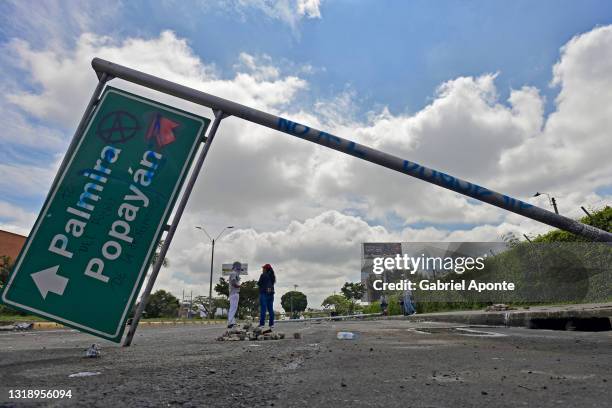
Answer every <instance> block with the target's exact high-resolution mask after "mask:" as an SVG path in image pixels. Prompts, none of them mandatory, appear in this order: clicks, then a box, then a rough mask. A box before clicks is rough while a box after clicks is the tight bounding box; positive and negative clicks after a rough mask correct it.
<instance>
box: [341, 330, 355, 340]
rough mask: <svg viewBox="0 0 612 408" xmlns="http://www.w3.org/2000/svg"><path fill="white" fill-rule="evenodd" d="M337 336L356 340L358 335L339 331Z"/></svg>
mask: <svg viewBox="0 0 612 408" xmlns="http://www.w3.org/2000/svg"><path fill="white" fill-rule="evenodd" d="M336 337H337V338H338V340H354V339H355V337H357V336H356V335H355V333H352V332H338V334H337V335H336Z"/></svg>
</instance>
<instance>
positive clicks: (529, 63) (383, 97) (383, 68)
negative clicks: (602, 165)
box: [0, 0, 612, 113]
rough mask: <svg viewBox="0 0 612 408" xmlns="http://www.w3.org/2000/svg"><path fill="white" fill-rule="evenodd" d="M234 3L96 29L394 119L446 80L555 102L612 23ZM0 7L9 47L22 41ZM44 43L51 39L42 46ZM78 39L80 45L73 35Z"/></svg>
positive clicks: (534, 13) (510, 7)
mask: <svg viewBox="0 0 612 408" xmlns="http://www.w3.org/2000/svg"><path fill="white" fill-rule="evenodd" d="M227 3H231V2H226V3H224V2H222V1H219V2H216V1H205V2H190V1H162V2H151V1H142V0H141V1H130V2H124V3H123V4H122V5H121V7H120V15H119V16H118V19H115V18H113V19H112V21H106V20H102V21H100V22H96V23H95V24H94V27H96V29H98V30H100V32H103V33H105V34H107V35H109V34H110V35H112V36H113V37H116V38H125V37H131V36H145V37H146V36H154V35H157V34H158V33H159V32H160V30H164V29H170V30H173V31H175V32H176V33H177V34H178V35H179V36H180V37H183V38H187V39H188V41H189V43H190V45H191V46H192V47H193V49H194V50H195V51H196V52H197V53H198V54H199V55H203V56H205V58H206V59H207V60H209V61H212V62H214V64H215V65H216V66H217V67H218V68H219V70H220V71H221V72H223V71H225V72H228V73H231V72H233V65H234V64H235V63H236V58H235V56H236V53H237V52H238V51H246V52H249V53H251V54H254V55H261V54H266V55H269V56H270V57H272V59H273V60H274V61H276V62H278V63H279V64H281V65H282V64H288V65H290V66H291V68H296V67H300V66H302V65H310V66H312V67H314V72H313V74H312V75H310V77H309V80H310V92H308V93H307V94H305V95H303V98H304V102H305V103H308V102H312V101H313V99H314V98H316V97H321V96H332V95H334V94H336V93H338V92H341V91H343V90H345V89H347V87H349V88H350V89H352V90H354V91H355V92H356V93H357V94H358V95H359V97H360V99H361V101H362V103H361V104H360V106H359V109H360V111H362V112H364V111H367V110H369V109H371V108H372V107H373V106H377V105H385V106H388V107H389V108H390V110H391V111H392V112H396V113H397V112H414V111H416V110H418V109H420V108H422V107H423V106H424V105H425V104H426V103H427V102H428V101H430V99H431V97H432V96H433V94H434V91H435V89H436V87H437V86H438V85H439V84H440V83H442V82H443V81H445V80H447V79H449V78H453V77H457V76H462V75H479V74H482V73H485V72H500V75H499V77H498V82H497V83H498V89H499V92H500V95H501V96H502V97H504V96H507V95H508V93H509V90H510V89H511V88H516V87H520V86H523V85H535V86H537V87H538V88H539V89H540V90H541V91H542V93H543V94H544V95H546V96H547V97H548V105H547V110H550V106H551V103H552V100H553V99H554V97H555V95H556V90H555V89H553V88H550V87H548V83H549V82H550V80H551V71H550V67H551V66H552V65H553V64H554V62H555V61H556V59H557V58H558V56H559V47H560V45H561V44H564V43H565V42H567V41H568V40H569V39H570V38H571V37H572V36H574V35H575V34H576V33H580V32H584V31H588V30H589V29H591V28H593V27H595V26H597V25H605V24H608V23H610V22H611V21H612V3H611V2H609V1H605V0H604V1H596V0H585V1H580V2H576V1H569V0H567V1H563V0H552V1H544V0H542V1H535V2H534V1H512V2H500V1H491V2H484V1H436V2H431V1H391V0H372V1H351V0H333V1H323V2H322V3H321V6H320V10H321V13H322V14H323V16H324V18H321V19H304V20H302V21H298V22H297V23H296V26H295V27H292V26H291V25H290V24H286V23H284V22H282V21H279V20H278V19H275V18H270V17H267V16H266V13H265V12H264V11H262V10H261V9H259V8H256V7H253V8H249V7H238V6H228V5H227ZM12 9H13V8H12V6H11V4H10V3H3V4H2V5H0V12H2V13H1V14H2V15H3V16H4V17H3V19H4V20H5V21H4V24H3V27H4V29H2V30H1V31H0V40H1V41H7V40H8V39H10V38H13V37H20V36H21V35H22V34H23V33H22V32H20V29H19V27H15V26H14V24H13V23H12V22H11V21H9V20H11V10H12ZM37 40H38V41H44V38H40V39H37ZM73 40H76V37H73Z"/></svg>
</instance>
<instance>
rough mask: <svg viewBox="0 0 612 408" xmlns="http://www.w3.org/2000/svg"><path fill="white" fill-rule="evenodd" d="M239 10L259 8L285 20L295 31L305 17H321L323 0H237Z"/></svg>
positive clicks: (271, 15) (235, 4)
mask: <svg viewBox="0 0 612 408" xmlns="http://www.w3.org/2000/svg"><path fill="white" fill-rule="evenodd" d="M230 3H233V4H234V6H235V7H236V8H237V9H238V10H242V9H249V8H252V9H258V10H260V11H262V12H263V13H264V14H266V15H267V16H268V17H270V18H273V19H277V20H280V21H283V22H284V23H286V24H287V25H289V26H290V27H291V28H292V29H293V30H294V31H295V30H296V29H297V26H298V23H299V22H300V20H301V19H303V18H310V19H314V18H321V0H236V1H235V2H233V1H230Z"/></svg>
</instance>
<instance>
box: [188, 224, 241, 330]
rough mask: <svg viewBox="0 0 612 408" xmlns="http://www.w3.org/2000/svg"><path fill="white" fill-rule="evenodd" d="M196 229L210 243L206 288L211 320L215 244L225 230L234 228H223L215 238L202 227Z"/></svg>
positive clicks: (230, 226)
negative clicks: (204, 235) (207, 285)
mask: <svg viewBox="0 0 612 408" xmlns="http://www.w3.org/2000/svg"><path fill="white" fill-rule="evenodd" d="M195 228H196V229H199V230H201V231H204V233H205V234H206V236H207V237H208V239H210V242H211V243H212V249H211V253H210V286H209V287H208V314H209V316H208V317H209V318H212V317H214V316H212V313H211V311H212V305H213V301H212V284H213V262H214V259H215V242H217V241H218V240H219V238H220V237H221V235H223V233H224V232H225V230H228V229H232V228H234V226H233V225H229V226H227V227H225V228H223V229H222V230H221V232H220V233H219V235H217V237H216V238H212V237H211V236H210V235H209V234H208V232H206V229H204V227H202V226H196V227H195Z"/></svg>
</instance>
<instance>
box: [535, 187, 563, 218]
mask: <svg viewBox="0 0 612 408" xmlns="http://www.w3.org/2000/svg"><path fill="white" fill-rule="evenodd" d="M542 194H544V195H545V196H546V197H548V202H549V203H550V205H552V208H553V209H554V210H555V214H557V215H559V209H558V208H557V200H555V197H552V196H551V195H550V194H548V193H540V192H536V193H535V194H534V195H533V196H534V197H538V196H541V195H542Z"/></svg>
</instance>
